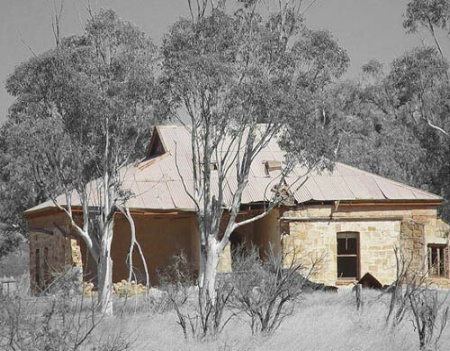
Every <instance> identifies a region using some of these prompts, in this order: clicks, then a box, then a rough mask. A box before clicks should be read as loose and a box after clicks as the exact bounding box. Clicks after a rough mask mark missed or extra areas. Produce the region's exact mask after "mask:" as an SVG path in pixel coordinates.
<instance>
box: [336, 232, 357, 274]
mask: <svg viewBox="0 0 450 351" xmlns="http://www.w3.org/2000/svg"><path fill="white" fill-rule="evenodd" d="M358 251H359V248H358V233H338V234H337V273H338V278H339V279H358V277H359V255H358Z"/></svg>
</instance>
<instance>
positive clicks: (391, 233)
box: [280, 204, 448, 285]
mask: <svg viewBox="0 0 450 351" xmlns="http://www.w3.org/2000/svg"><path fill="white" fill-rule="evenodd" d="M280 221H281V223H282V224H281V227H282V228H283V230H284V235H283V236H282V241H283V248H284V250H285V251H286V250H287V251H290V250H293V249H295V250H296V251H297V252H296V255H297V257H300V258H301V260H302V261H303V262H304V265H305V266H306V267H307V268H308V267H311V262H318V265H317V269H316V270H315V272H313V275H312V276H311V279H312V280H314V281H318V282H321V283H325V284H329V285H335V284H338V285H339V284H348V283H354V282H355V281H349V280H348V279H338V276H337V234H338V233H345V232H352V233H357V235H358V244H359V245H358V246H359V247H358V276H359V277H361V276H362V275H364V274H365V273H367V272H369V273H371V274H372V275H373V276H374V277H376V278H377V279H378V280H379V281H380V282H381V283H382V284H390V283H392V282H393V281H394V280H395V278H396V276H395V275H396V258H395V253H394V248H396V247H397V248H401V249H405V250H409V252H411V253H413V254H414V264H413V267H414V268H415V269H419V268H420V269H422V270H423V269H424V267H425V266H424V265H425V263H426V257H427V251H426V250H427V247H426V238H427V235H428V236H431V235H435V234H434V233H436V232H437V231H438V226H439V225H442V223H439V220H437V212H436V208H435V207H432V206H426V205H416V206H415V207H414V206H408V205H399V206H394V205H390V206H376V205H372V206H370V207H369V206H358V205H355V204H349V205H346V204H341V205H340V206H337V205H321V206H318V205H316V206H314V205H311V206H304V207H301V208H297V209H287V210H285V211H284V213H283V214H282V215H281V218H280ZM282 234H283V233H282ZM447 252H448V251H447ZM286 259H287V260H290V259H292V256H291V257H289V256H288V257H287V258H286ZM286 264H287V263H286Z"/></svg>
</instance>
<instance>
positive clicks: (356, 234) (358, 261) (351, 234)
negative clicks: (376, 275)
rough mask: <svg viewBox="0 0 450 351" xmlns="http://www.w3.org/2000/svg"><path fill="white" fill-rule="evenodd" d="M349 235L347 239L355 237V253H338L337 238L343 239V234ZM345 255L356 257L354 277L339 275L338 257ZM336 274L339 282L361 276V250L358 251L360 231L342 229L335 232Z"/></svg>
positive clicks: (356, 278)
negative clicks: (342, 230)
mask: <svg viewBox="0 0 450 351" xmlns="http://www.w3.org/2000/svg"><path fill="white" fill-rule="evenodd" d="M347 235H348V236H349V238H348V239H350V238H352V239H356V253H355V254H339V253H338V240H339V239H343V238H342V237H343V236H347ZM340 237H341V238H340ZM345 257H355V258H356V267H355V268H356V276H355V277H343V276H339V269H338V266H339V258H345ZM336 271H337V272H336V273H337V274H336V275H337V280H338V281H339V282H345V281H354V280H358V279H360V278H361V251H360V233H359V232H354V231H344V232H337V233H336Z"/></svg>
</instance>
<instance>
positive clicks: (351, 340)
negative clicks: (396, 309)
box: [38, 290, 450, 351]
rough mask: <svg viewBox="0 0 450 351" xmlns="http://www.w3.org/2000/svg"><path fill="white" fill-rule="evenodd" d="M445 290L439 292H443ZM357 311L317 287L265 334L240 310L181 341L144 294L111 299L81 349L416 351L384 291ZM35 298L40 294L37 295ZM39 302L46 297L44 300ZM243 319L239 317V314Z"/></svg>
mask: <svg viewBox="0 0 450 351" xmlns="http://www.w3.org/2000/svg"><path fill="white" fill-rule="evenodd" d="M442 295H444V293H443V294H442ZM362 296H363V301H364V305H363V308H362V310H360V311H357V310H356V301H355V295H354V294H353V293H352V292H351V291H350V290H347V291H340V292H339V293H325V292H316V293H313V294H306V295H304V298H303V299H302V300H301V301H300V302H299V303H298V306H297V308H296V312H295V313H294V314H293V315H292V316H290V317H288V318H287V319H286V320H285V321H284V323H283V324H281V326H280V328H279V329H278V330H277V331H276V332H275V333H274V334H272V335H270V336H262V335H257V336H252V334H251V330H250V327H249V325H248V323H247V321H246V320H245V318H248V317H245V316H244V315H242V317H240V318H235V319H233V321H232V322H231V323H230V324H229V325H227V327H226V328H225V330H224V332H223V333H222V334H220V335H219V336H217V338H215V339H209V340H202V341H199V340H195V339H189V340H185V339H184V337H183V332H182V329H181V327H180V326H179V325H178V324H177V321H178V318H177V316H176V313H175V312H174V311H173V310H171V309H168V308H160V306H159V305H158V303H155V301H148V300H147V301H145V300H144V298H142V297H138V298H135V297H133V298H130V299H129V300H128V301H127V303H126V305H125V306H124V300H123V299H120V300H116V315H115V316H114V317H111V318H103V319H102V321H101V323H99V324H98V326H97V327H96V329H95V330H94V332H93V335H91V336H90V337H89V340H88V341H87V342H86V343H85V344H84V345H83V346H82V347H81V349H82V350H96V351H120V350H133V351H134V350H136V351H147V350H168V351H170V350H176V351H180V350H192V351H194V350H195V351H197V350H198V351H264V350H279V351H289V350H292V351H294V350H315V351H316V350H317V351H320V350H324V351H325V350H327V351H329V350H353V351H356V350H358V351H359V350H361V351H362V350H376V351H379V350H398V351H402V350H405V351H406V350H408V351H409V350H418V349H419V339H418V336H417V333H416V331H414V327H413V324H412V319H411V318H410V317H407V318H405V320H404V321H403V322H402V324H401V325H400V326H399V327H397V328H396V329H395V330H392V329H390V327H387V326H386V322H385V318H386V315H387V312H388V303H389V295H387V294H385V295H380V293H379V292H375V291H369V290H364V291H363V294H362ZM38 299H39V300H41V299H43V298H38ZM41 302H45V301H44V299H43V300H42V301H41ZM241 318H242V319H241ZM448 345H450V328H447V329H446V330H445V331H444V334H443V336H442V338H441V341H440V343H439V346H440V347H439V348H438V349H439V350H448Z"/></svg>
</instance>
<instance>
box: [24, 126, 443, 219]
mask: <svg viewBox="0 0 450 351" xmlns="http://www.w3.org/2000/svg"><path fill="white" fill-rule="evenodd" d="M155 130H156V132H157V133H159V136H160V138H161V140H162V141H163V144H164V145H165V146H166V148H167V150H166V151H167V153H166V154H164V155H161V156H158V157H155V158H153V159H147V160H144V161H142V162H141V163H140V164H139V165H137V166H135V165H129V166H127V167H124V168H123V169H122V170H121V171H120V174H121V177H123V188H124V189H126V190H129V191H130V192H131V193H132V194H134V195H133V196H132V197H131V199H130V200H129V201H128V206H129V207H130V208H134V209H144V210H145V209H148V210H173V209H178V210H193V209H194V204H193V201H192V199H191V198H190V197H189V195H188V194H187V192H186V189H187V190H188V191H189V192H191V194H192V192H193V173H192V161H191V156H190V155H191V149H190V147H191V146H190V145H191V144H190V143H191V135H190V132H189V131H188V130H187V129H186V128H185V127H182V126H159V127H157V128H156V129H155ZM283 155H284V152H283V151H282V150H280V148H279V146H278V144H277V142H276V141H275V140H272V141H271V142H270V143H269V144H268V145H267V147H266V148H265V149H264V150H262V151H261V152H260V154H258V155H257V156H256V158H255V161H254V162H253V164H252V167H251V170H250V174H249V180H248V185H247V187H246V189H245V190H244V192H243V196H242V202H243V203H253V202H262V201H265V200H267V199H268V198H270V197H271V196H272V195H273V193H272V191H271V189H272V187H273V186H274V185H276V184H278V182H279V179H280V178H279V175H280V171H272V172H270V174H268V173H267V171H266V169H265V161H282V160H283ZM305 177H306V182H305V183H304V184H303V185H302V186H301V187H300V188H299V185H300V184H302V181H303V180H304V179H305ZM285 181H286V183H287V185H288V186H290V190H291V191H292V192H294V197H295V199H296V200H297V201H298V202H300V203H301V202H306V201H335V200H349V201H352V200H362V201H364V200H366V201H369V200H370V201H372V200H376V201H383V200H392V201H396V200H398V201H400V200H402V201H403V200H423V201H440V200H442V199H441V197H439V196H437V195H434V194H431V193H428V192H425V191H422V190H420V189H416V188H413V187H410V186H408V185H405V184H401V183H399V182H395V181H392V180H389V179H386V178H383V177H380V176H377V175H374V174H371V173H368V172H365V171H361V170H359V169H357V168H354V167H351V166H348V165H345V164H342V163H336V164H335V167H334V170H333V171H332V172H330V171H324V172H321V173H317V172H309V173H308V172H307V170H306V169H305V168H302V167H300V166H298V167H296V168H295V169H294V170H293V171H292V172H291V174H290V175H289V176H288V177H287V178H286V179H285ZM93 183H94V182H93ZM93 183H92V184H91V191H92V199H93V200H94V198H99V196H100V194H98V190H97V189H96V186H95V185H94V184H93ZM225 183H226V184H225V185H226V186H225V189H226V190H225V193H224V203H225V205H227V206H229V205H230V204H231V201H232V195H233V193H234V192H235V191H236V189H237V181H236V178H235V171H234V169H231V171H230V176H229V178H228V179H226V182H225ZM211 188H212V191H213V192H214V193H217V191H218V189H217V188H218V186H217V178H215V177H214V172H213V176H212V187H211ZM58 202H59V203H60V204H64V203H65V201H64V196H60V197H59V198H58ZM72 203H73V205H74V206H76V205H79V199H78V197H77V196H76V195H74V196H73V199H72ZM97 203H98V201H94V206H95V204H97ZM48 207H54V206H53V203H52V202H51V201H47V202H45V203H43V204H40V205H38V206H36V207H33V208H31V209H29V210H27V211H26V213H30V212H33V211H37V210H40V209H44V208H48Z"/></svg>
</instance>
